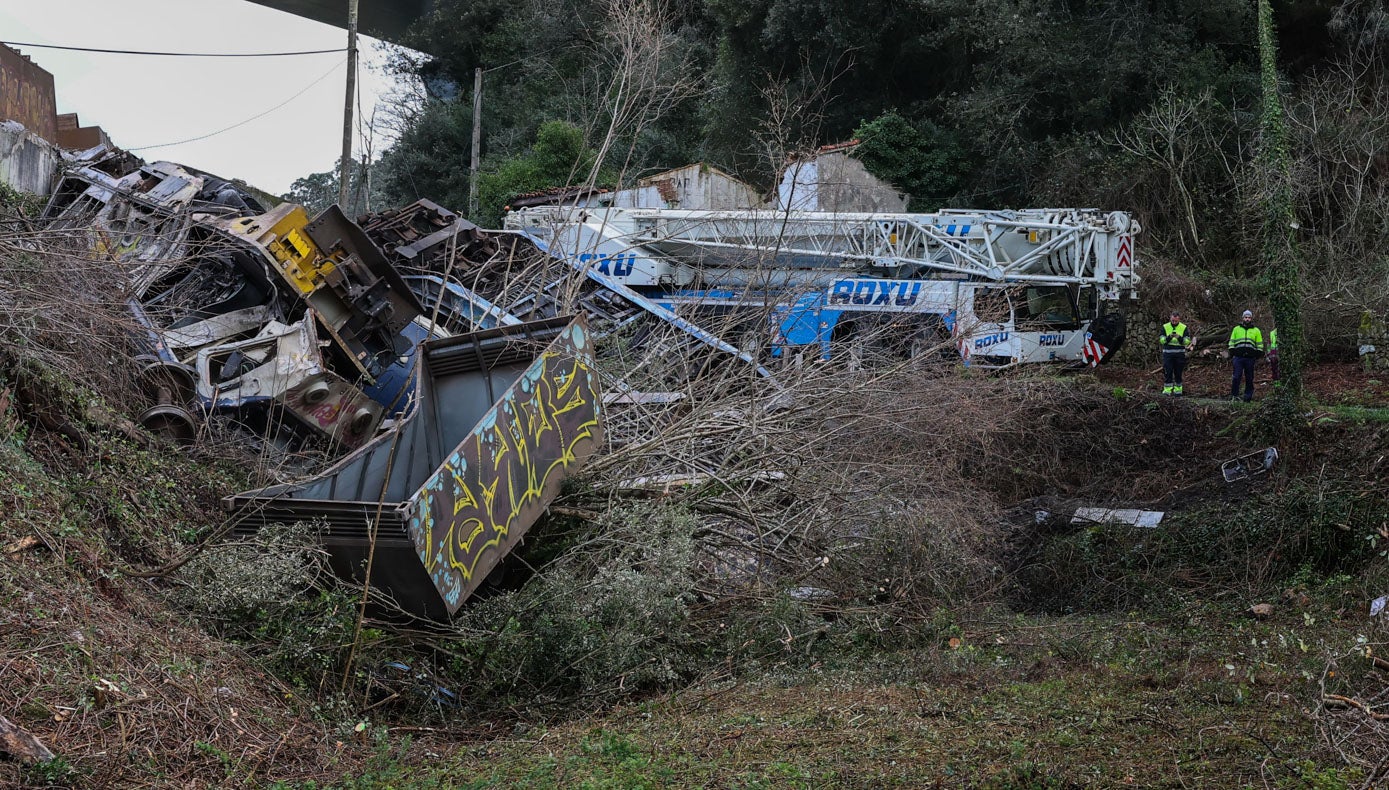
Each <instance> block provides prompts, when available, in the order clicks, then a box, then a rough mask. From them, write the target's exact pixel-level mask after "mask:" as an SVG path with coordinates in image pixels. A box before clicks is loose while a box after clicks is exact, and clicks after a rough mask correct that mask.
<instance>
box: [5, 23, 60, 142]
mask: <svg viewBox="0 0 1389 790" xmlns="http://www.w3.org/2000/svg"><path fill="white" fill-rule="evenodd" d="M57 112H58V111H57V105H56V100H55V98H54V93H53V75H52V74H49V73H48V72H46V71H44V70H43V69H41V68H39V67H38V66H37V65H35V64H34V62H33V61H31V60H29V58H27V57H25V56H24V55H21V54H20V53H18V52H16V51H15V50H13V49H10V48H9V47H7V46H3V45H0V121H4V120H10V121H19V122H20V123H21V124H23V125H24V127H25V128H27V129H28V130H29V131H31V132H33V133H34V134H37V135H38V136H39V137H42V138H43V139H45V140H47V141H49V142H50V143H52V142H57V140H58V128H57V125H56V115H57Z"/></svg>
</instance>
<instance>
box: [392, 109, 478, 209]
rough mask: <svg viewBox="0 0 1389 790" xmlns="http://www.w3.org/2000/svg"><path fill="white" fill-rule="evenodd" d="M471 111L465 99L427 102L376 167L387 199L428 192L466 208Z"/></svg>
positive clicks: (400, 201)
mask: <svg viewBox="0 0 1389 790" xmlns="http://www.w3.org/2000/svg"><path fill="white" fill-rule="evenodd" d="M472 116H473V113H472V107H471V106H470V105H468V104H466V103H464V102H442V101H436V102H430V103H429V104H427V105H426V106H425V107H424V108H423V109H422V110H421V112H420V113H419V115H418V117H417V118H416V119H415V121H414V122H413V123H412V124H410V126H409V128H407V129H406V130H405V132H404V133H403V134H402V135H401V138H400V140H399V141H398V142H397V143H396V144H395V145H394V146H392V147H391V148H390V150H388V151H386V152H385V153H384V154H383V155H382V156H381V161H380V163H379V164H378V165H377V167H376V171H375V173H374V174H373V177H374V178H376V179H378V180H379V182H380V184H381V193H382V195H383V198H384V200H385V201H386V202H387V203H388V204H391V205H405V204H407V203H413V202H414V201H416V200H419V199H421V198H427V199H429V200H433V201H434V202H436V203H438V204H439V205H441V206H444V207H446V208H449V209H452V210H454V211H457V212H460V213H462V212H466V211H467V208H468V173H469V168H470V167H471V162H470V151H471V149H470V144H471V143H470V141H471V139H472Z"/></svg>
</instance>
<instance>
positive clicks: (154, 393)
mask: <svg viewBox="0 0 1389 790" xmlns="http://www.w3.org/2000/svg"><path fill="white" fill-rule="evenodd" d="M126 161H127V160H126V159H124V158H122V157H120V156H118V155H116V154H111V155H110V156H108V157H107V158H100V157H98V158H95V159H93V160H91V161H88V162H85V163H80V164H79V166H77V167H74V168H72V169H70V170H69V171H68V172H66V173H65V174H64V175H63V178H62V179H61V181H60V183H59V185H58V188H57V190H55V194H54V197H53V198H52V200H51V201H50V202H49V204H48V206H47V208H46V210H45V213H44V216H45V218H46V219H47V220H48V227H49V228H50V229H51V230H53V231H55V232H58V231H66V232H68V233H73V234H74V237H75V239H76V240H77V243H78V244H79V245H81V246H83V247H85V251H86V252H87V254H89V255H90V256H92V257H93V258H94V259H95V260H96V261H97V262H100V263H102V264H103V265H108V266H110V267H112V270H113V272H119V273H120V274H121V275H122V277H121V284H122V285H123V286H124V287H123V289H122V290H123V292H124V293H125V294H127V295H128V303H129V307H130V310H131V313H132V314H133V315H134V317H135V319H136V321H137V322H138V323H139V325H140V326H141V327H143V329H144V334H145V337H144V339H143V342H142V345H143V346H144V350H145V353H144V354H142V355H141V362H142V363H143V365H144V368H143V375H144V377H145V379H146V381H147V383H148V386H147V389H148V390H149V392H150V394H151V397H153V398H155V399H156V400H157V401H158V402H157V403H156V404H155V405H153V406H152V407H151V408H150V409H149V410H148V411H146V412H145V414H144V415H142V419H141V421H142V422H143V423H144V424H145V425H146V426H147V427H150V428H152V429H155V430H157V431H159V432H163V433H166V434H168V435H170V436H172V437H173V438H176V439H180V440H191V439H192V438H193V436H194V435H195V433H196V430H197V422H198V417H199V415H202V414H207V413H215V412H226V413H231V414H235V415H236V416H237V417H238V418H239V419H242V420H245V421H247V422H249V423H252V424H254V425H257V426H261V427H267V426H270V427H282V426H287V427H288V428H289V430H288V433H290V434H296V433H298V434H304V433H307V434H309V435H312V436H316V437H318V438H320V439H324V440H326V441H328V442H329V443H331V444H332V445H335V446H337V447H340V448H344V449H351V448H354V447H358V446H360V445H362V444H363V443H365V442H366V441H367V440H368V439H370V438H371V437H372V435H373V434H374V433H375V431H376V429H377V427H378V426H379V425H380V424H381V421H382V419H383V417H384V416H386V415H387V414H390V413H400V412H402V411H403V409H404V407H405V400H406V397H407V395H408V388H409V381H410V377H409V371H410V366H411V364H412V362H411V360H412V356H413V354H414V349H415V347H416V345H417V344H418V342H419V341H421V340H423V339H425V338H426V337H427V336H429V335H430V334H431V332H430V330H429V329H428V328H427V327H426V326H425V325H424V324H423V323H422V322H421V318H420V317H421V312H422V308H421V306H420V304H419V301H418V300H417V299H416V298H415V296H414V294H413V293H412V292H411V291H410V289H409V288H408V287H407V286H406V284H405V282H404V281H403V280H401V278H400V276H399V274H397V273H396V271H395V269H394V268H393V267H391V266H390V265H389V264H388V263H387V261H386V260H385V258H384V257H383V256H382V254H381V252H380V251H379V250H378V249H377V248H376V246H375V245H374V244H372V243H371V241H370V240H369V239H368V238H367V237H366V236H365V235H364V234H363V233H362V231H361V229H360V228H358V227H357V226H356V225H355V224H354V223H352V222H351V221H350V220H348V219H347V218H346V217H345V216H343V214H342V212H341V211H340V210H339V209H337V207H332V208H330V209H329V210H328V211H325V212H324V213H322V214H320V215H319V216H318V217H316V218H314V219H312V220H310V219H309V217H308V215H307V213H306V212H305V211H304V209H303V208H302V207H300V206H297V205H294V204H289V203H286V204H281V205H279V206H277V207H275V208H272V209H269V210H266V209H265V208H264V207H263V206H262V205H261V204H260V203H259V202H258V201H257V200H256V199H255V197H254V196H252V195H251V194H250V193H249V192H247V191H245V190H242V189H240V188H238V187H236V186H235V185H233V184H232V183H230V182H227V181H225V180H223V179H219V178H217V177H215V176H211V175H209V174H206V173H202V172H199V171H195V170H191V169H188V168H184V167H182V166H180V165H176V164H173V163H170V162H155V163H153V164H143V163H138V162H137V163H134V165H133V169H129V171H128V172H122V171H123V170H125V169H126V167H127V166H125V165H124V164H123V163H124V162H126ZM113 170H114V171H115V172H112V171H113Z"/></svg>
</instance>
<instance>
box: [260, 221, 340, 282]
mask: <svg viewBox="0 0 1389 790" xmlns="http://www.w3.org/2000/svg"><path fill="white" fill-rule="evenodd" d="M308 224H309V215H308V214H307V213H305V211H304V209H303V208H301V207H299V206H295V207H294V208H293V210H291V211H289V212H287V213H286V214H285V215H284V216H283V217H281V218H280V219H279V221H277V222H276V223H275V224H274V225H271V226H270V228H269V238H272V239H274V240H273V241H271V242H270V244H269V245H268V247H269V250H270V254H271V255H274V256H275V260H277V261H279V262H280V265H281V266H282V267H283V269H284V274H285V279H287V280H289V281H290V282H291V283H292V284H293V285H294V287H296V288H298V289H299V291H300V292H301V293H304V294H311V293H313V292H314V291H315V290H316V289H317V288H318V286H319V285H320V284H321V283H322V282H323V281H324V280H325V279H327V278H328V277H329V276H330V275H332V273H333V270H334V269H336V268H337V264H335V263H334V262H333V261H332V260H329V259H328V258H326V257H324V256H323V255H322V254H321V253H320V252H319V250H318V247H317V246H315V245H314V243H313V241H312V240H310V239H309V236H308V234H307V233H305V232H304V227H305V226H306V225H308Z"/></svg>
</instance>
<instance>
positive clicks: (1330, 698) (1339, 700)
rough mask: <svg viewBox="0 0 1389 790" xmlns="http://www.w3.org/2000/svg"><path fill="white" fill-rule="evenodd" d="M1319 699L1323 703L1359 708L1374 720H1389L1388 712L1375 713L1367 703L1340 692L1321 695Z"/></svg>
mask: <svg viewBox="0 0 1389 790" xmlns="http://www.w3.org/2000/svg"><path fill="white" fill-rule="evenodd" d="M1321 699H1322V704H1325V705H1330V704H1332V703H1336V704H1338V705H1346V706H1348V707H1352V708H1359V709H1360V710H1362V711H1364V712H1365V715H1366V716H1369V717H1370V718H1372V719H1374V720H1375V721H1389V713H1375V712H1374V711H1373V710H1371V709H1370V706H1369V705H1366V704H1365V703H1363V702H1361V701H1360V700H1358V699H1352V698H1350V697H1343V696H1341V695H1340V694H1327V695H1325V696H1323V697H1322V698H1321Z"/></svg>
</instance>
